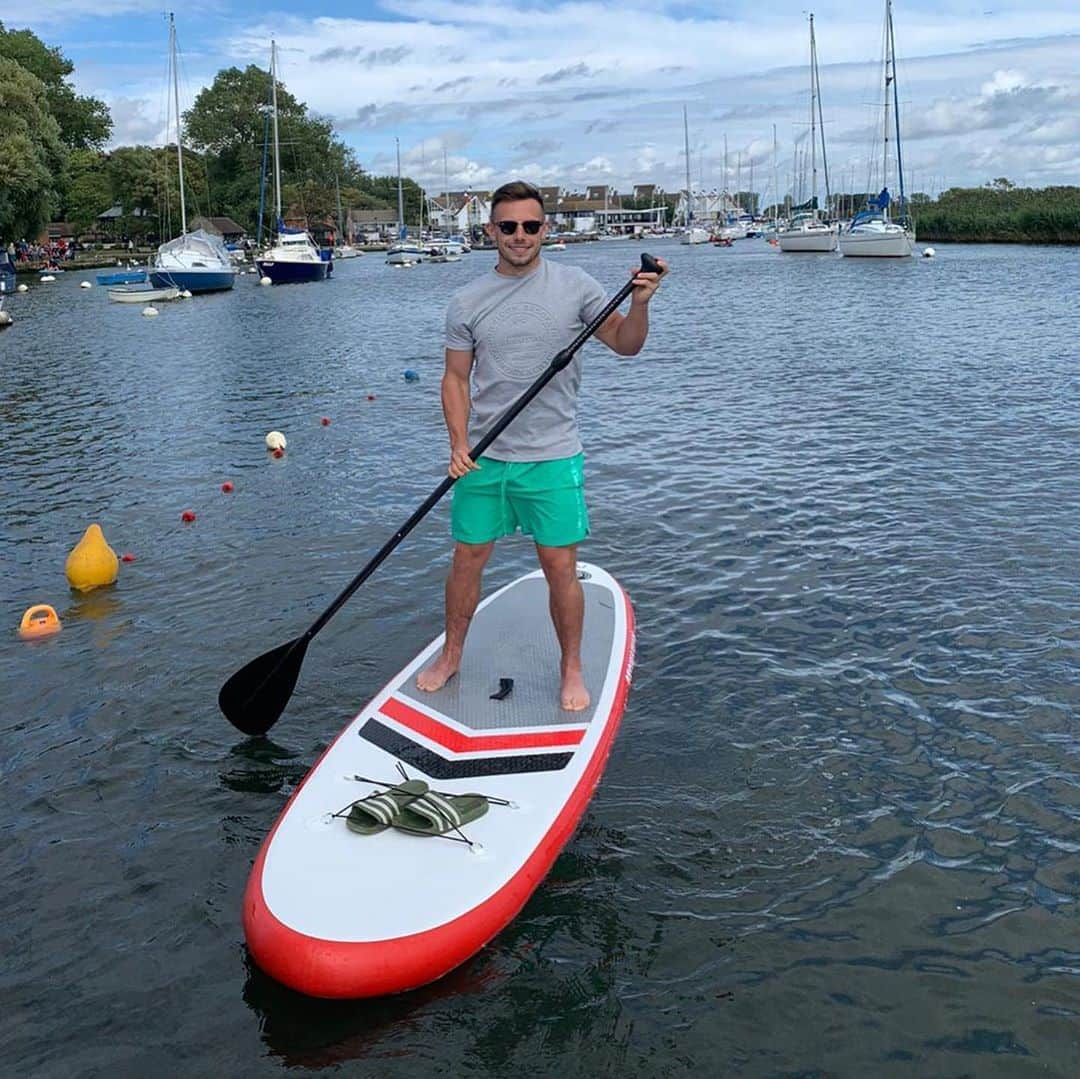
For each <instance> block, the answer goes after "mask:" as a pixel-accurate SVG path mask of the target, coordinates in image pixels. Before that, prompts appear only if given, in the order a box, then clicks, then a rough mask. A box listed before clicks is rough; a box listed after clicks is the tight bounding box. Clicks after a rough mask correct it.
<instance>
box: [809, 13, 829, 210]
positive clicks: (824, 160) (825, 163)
mask: <svg viewBox="0 0 1080 1079" xmlns="http://www.w3.org/2000/svg"><path fill="white" fill-rule="evenodd" d="M810 47H811V53H812V57H813V66H814V71H813V75H814V88H815V90H816V92H817V117H818V129H819V131H820V132H821V134H820V138H821V167H822V169H824V171H825V211H826V213H830V214H831V212H832V211H831V204H832V189H831V187H830V185H829V159H828V157H827V156H826V154H825V118H824V117H823V116H822V114H821V72H820V71H819V70H818V59H817V41H816V39H815V38H814V36H813V28H812V27H811V41H810Z"/></svg>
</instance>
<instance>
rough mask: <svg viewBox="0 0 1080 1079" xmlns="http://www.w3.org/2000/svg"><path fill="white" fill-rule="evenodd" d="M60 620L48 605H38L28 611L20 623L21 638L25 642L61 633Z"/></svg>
mask: <svg viewBox="0 0 1080 1079" xmlns="http://www.w3.org/2000/svg"><path fill="white" fill-rule="evenodd" d="M60 628H61V626H60V619H59V618H58V617H57V615H56V611H54V610H53V609H52V607H50V606H49V605H48V604H47V603H37V604H35V605H34V606H33V607H30V608H28V609H27V611H26V613H25V614H24V615H23V616H22V621H21V622H20V623H19V636H20V637H22V639H23V640H24V641H30V640H33V639H34V638H35V637H48V636H50V635H51V634H53V633H59V632H60Z"/></svg>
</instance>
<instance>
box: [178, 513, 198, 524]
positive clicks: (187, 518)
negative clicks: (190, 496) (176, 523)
mask: <svg viewBox="0 0 1080 1079" xmlns="http://www.w3.org/2000/svg"><path fill="white" fill-rule="evenodd" d="M180 520H181V521H183V522H184V524H191V522H192V521H194V520H195V511H194V510H184V512H183V513H181V514H180Z"/></svg>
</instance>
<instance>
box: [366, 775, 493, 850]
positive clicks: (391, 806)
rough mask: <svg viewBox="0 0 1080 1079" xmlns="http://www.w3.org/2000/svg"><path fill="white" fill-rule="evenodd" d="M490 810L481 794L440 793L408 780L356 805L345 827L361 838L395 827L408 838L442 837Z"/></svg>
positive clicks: (419, 781)
mask: <svg viewBox="0 0 1080 1079" xmlns="http://www.w3.org/2000/svg"><path fill="white" fill-rule="evenodd" d="M487 811H488V799H487V798H486V797H485V796H484V795H482V794H441V793H440V792H439V791H433V790H431V788H430V787H428V785H427V784H426V783H425V782H424V781H423V780H422V779H406V780H404V781H403V782H401V783H396V784H394V785H393V786H392V787H388V788H387V789H386V790H385V791H376V792H374V793H372V794H369V795H367V797H365V798H360V799H358V800H357V801H355V802H353V804H352V805H351V806H349V810H348V813H346V814H345V826H346V827H347V828H348V829H349V831H351V832H356V833H358V834H359V835H378V834H379V833H380V832H385V831H386V830H387V829H388V828H394V829H395V830H397V831H399V832H406V833H407V834H409V835H421V836H440V835H446V834H447V833H448V832H460V830H461V828H462V827H463V826H464V825H466V824H469V823H470V822H472V821H474V820H478V819H479V818H480V817H482V816H483V815H484V814H485V813H486V812H487Z"/></svg>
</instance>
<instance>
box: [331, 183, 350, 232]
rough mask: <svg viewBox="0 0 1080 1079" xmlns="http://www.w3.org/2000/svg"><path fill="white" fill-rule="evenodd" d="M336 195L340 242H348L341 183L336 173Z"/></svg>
mask: <svg viewBox="0 0 1080 1079" xmlns="http://www.w3.org/2000/svg"><path fill="white" fill-rule="evenodd" d="M334 195H335V196H336V198H337V225H338V232H339V233H340V234H341V238H340V239H339V240H338V243H340V244H346V243H348V242H349V241H348V239H347V237H346V236H345V218H344V217H342V215H341V184H340V183H339V182H338V175H337V173H336V172H335V173H334Z"/></svg>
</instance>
